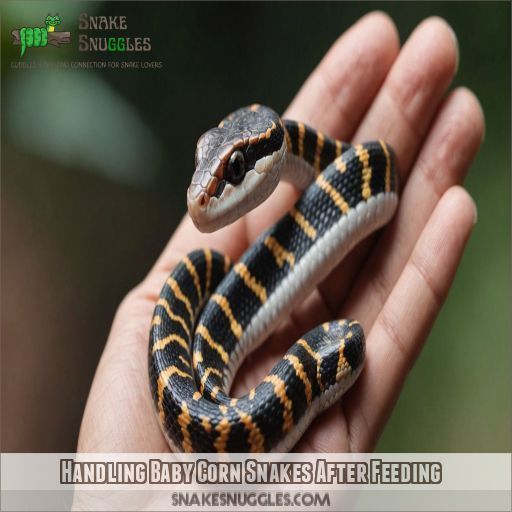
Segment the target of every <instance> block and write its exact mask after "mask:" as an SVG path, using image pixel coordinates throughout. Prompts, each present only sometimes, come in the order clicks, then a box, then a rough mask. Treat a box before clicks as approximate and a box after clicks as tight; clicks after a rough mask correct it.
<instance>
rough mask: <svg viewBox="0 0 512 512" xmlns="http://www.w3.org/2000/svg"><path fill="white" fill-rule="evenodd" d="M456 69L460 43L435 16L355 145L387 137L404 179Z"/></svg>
mask: <svg viewBox="0 0 512 512" xmlns="http://www.w3.org/2000/svg"><path fill="white" fill-rule="evenodd" d="M457 65H458V45H457V40H456V37H455V34H454V32H453V30H452V28H451V27H450V26H449V25H448V24H447V23H446V21H444V20H443V19H441V18H437V17H433V18H428V19H426V20H425V21H423V22H422V23H420V24H419V25H418V27H417V28H416V29H415V30H414V32H413V33H412V34H411V36H410V37H409V39H408V40H407V42H406V43H405V45H404V47H403V49H402V51H401V52H400V55H399V57H398V58H397V60H396V61H395V63H394V65H393V67H392V69H391V71H390V73H389V75H388V77H387V78H386V81H385V82H384V84H383V86H382V88H381V89H380V91H379V94H378V95H377V97H376V98H375V101H374V102H373V103H372V105H371V107H370V109H369V110H368V112H367V114H366V116H365V117H364V119H363V120H362V122H361V124H360V126H359V128H358V130H357V133H356V134H355V136H354V140H355V141H364V140H372V139H384V140H385V141H386V142H387V143H388V144H390V145H391V146H392V147H393V149H394V150H395V153H396V155H397V159H398V162H399V167H400V169H401V172H402V175H401V178H402V180H403V178H404V177H405V176H406V174H407V172H408V170H409V169H410V167H411V165H412V162H413V161H414V158H415V155H416V153H417V152H418V150H419V149H420V147H421V145H422V142H423V137H424V136H425V134H426V132H427V130H428V128H429V126H430V123H431V121H432V119H433V117H434V115H435V113H436V111H437V108H438V106H439V103H440V102H441V99H442V97H443V95H444V93H445V91H446V89H447V88H448V86H449V85H450V83H451V81H452V79H453V77H454V75H455V72H456V70H457Z"/></svg>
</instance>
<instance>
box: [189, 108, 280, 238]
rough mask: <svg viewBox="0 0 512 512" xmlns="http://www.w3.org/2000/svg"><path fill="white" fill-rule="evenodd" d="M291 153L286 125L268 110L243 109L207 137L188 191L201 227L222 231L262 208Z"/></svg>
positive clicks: (203, 138)
mask: <svg viewBox="0 0 512 512" xmlns="http://www.w3.org/2000/svg"><path fill="white" fill-rule="evenodd" d="M251 109H252V110H251ZM285 154H286V144H285V141H284V128H283V126H282V123H281V121H280V119H279V117H278V116H277V114H276V113H275V112H273V111H272V110H271V109H268V108H266V107H259V106H258V110H256V109H255V106H252V107H247V108H243V109H240V110H237V111H236V112H233V113H232V114H230V116H228V117H227V118H226V119H225V120H224V121H222V122H221V124H220V125H219V126H218V127H216V128H212V129H211V130H208V131H207V132H206V133H204V134H203V135H202V136H201V137H200V138H199V140H198V142H197V148H196V169H195V172H194V175H193V176H192V181H191V183H190V186H189V188H188V192H187V204H188V211H189V214H190V216H191V218H192V220H193V221H194V224H195V225H196V226H197V228H198V229H199V230H200V231H203V232H212V231H216V230H217V229H220V228H222V227H224V226H226V225H228V224H231V223H232V222H234V221H235V220H237V219H238V218H240V217H241V216H243V215H244V214H246V213H247V212H249V211H251V210H252V209H254V208H256V206H258V205H259V204H261V203H262V202H263V201H264V200H265V199H266V198H267V197H268V196H269V195H270V194H271V193H272V192H273V190H274V189H275V188H276V186H277V184H278V182H279V178H280V173H281V168H282V165H283V163H284V160H285Z"/></svg>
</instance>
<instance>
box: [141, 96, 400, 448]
mask: <svg viewBox="0 0 512 512" xmlns="http://www.w3.org/2000/svg"><path fill="white" fill-rule="evenodd" d="M281 179H284V180H287V181H291V182H293V183H294V184H296V185H297V186H298V187H300V188H301V189H303V190H304V192H303V194H302V196H301V198H300V199H299V200H298V201H297V203H296V204H295V206H294V207H293V208H292V209H291V210H290V212H289V213H287V214H286V215H285V216H284V217H283V218H281V219H280V220H279V221H278V222H277V223H276V224H275V225H274V226H273V227H271V228H270V229H269V230H267V231H266V232H265V233H263V234H262V235H261V236H260V238H259V239H258V240H257V242H256V243H255V244H254V245H253V246H251V247H250V248H249V249H248V250H247V252H246V253H245V254H244V255H243V256H242V257H241V258H240V259H239V261H237V262H236V263H235V264H234V265H232V264H231V262H230V261H229V259H228V258H227V257H226V256H223V255H221V254H219V253H217V252H214V251H212V250H209V249H201V250H197V251H195V252H192V253H191V254H189V255H188V256H187V257H185V258H184V259H183V261H182V262H180V263H179V264H178V265H177V266H176V268H175V269H174V270H173V272H172V273H171V275H170V276H169V278H168V279H167V281H166V283H165V284H164V287H163V289H162V292H161V295H160V298H159V300H158V303H157V305H156V307H155V311H154V315H153V320H152V324H151V332H150V340H149V379H150V385H151V392H152V395H153V399H154V403H155V406H156V410H157V414H158V416H159V420H160V423H161V425H162V428H163V431H164V433H165V435H166V438H167V440H168V442H169V444H170V446H171V448H172V449H173V450H177V451H185V452H263V451H278V452H284V451H289V450H290V449H291V448H292V447H293V446H294V444H295V443H296V442H297V441H298V439H299V438H300V437H301V435H302V434H303V433H304V431H305V430H306V428H307V427H308V425H309V424H310V423H311V421H312V420H313V418H314V417H315V416H316V415H317V414H319V413H320V412H321V411H323V410H324V409H326V408H327V407H329V406H330V405H331V404H333V403H334V402H335V401H337V400H338V399H339V398H340V397H341V396H342V395H343V393H345V391H346V390H347V389H348V388H349V387H350V386H351V385H352V383H353V382H354V381H355V380H356V378H357V377H358V375H359V373H360V372H361V369H362V367H363V363H364V355H365V341H364V334H363V330H362V328H361V326H360V324H359V323H358V322H356V321H352V320H333V321H331V322H328V323H324V324H322V325H320V326H318V327H316V328H315V329H313V330H311V331H310V332H308V333H306V334H304V335H303V336H302V337H301V338H300V339H299V340H298V341H297V342H296V343H295V344H294V345H293V346H292V347H291V348H290V349H289V350H288V352H287V353H286V355H285V356H284V357H283V358H282V359H281V361H279V363H278V364H276V366H275V367H274V368H273V369H272V370H271V371H270V373H269V374H268V375H267V376H266V377H265V378H264V379H263V381H262V382H261V383H260V384H259V385H258V386H256V387H255V388H254V389H251V390H250V391H249V392H248V393H247V394H246V395H245V396H243V397H240V398H232V397H230V396H229V389H230V386H231V383H232V380H233V377H234V375H235V373H236V371H237V369H238V367H239V366H240V364H241V363H242V361H243V359H244V358H245V356H246V355H247V354H248V353H249V352H251V351H253V350H254V349H255V348H256V347H257V346H259V345H260V344H261V343H262V342H263V341H264V340H265V339H266V338H267V337H268V335H269V334H270V333H271V331H272V330H273V329H274V328H275V327H276V326H277V324H278V323H279V322H280V321H281V320H282V319H283V318H284V317H286V315H287V314H289V313H290V312H291V311H292V310H293V309H294V308H295V307H296V306H297V305H298V304H299V303H300V302H301V301H302V300H304V299H305V297H307V296H308V295H309V294H310V293H311V291H312V290H313V289H314V287H315V286H316V285H317V284H318V283H319V282H320V281H322V280H323V279H324V278H326V277H327V276H328V274H329V273H330V272H331V271H332V270H333V268H334V267H335V266H336V265H337V264H338V263H339V262H340V261H341V260H342V259H343V257H344V256H345V255H346V254H347V253H348V252H349V251H350V250H351V249H352V247H354V245H356V244H357V243H358V242H359V241H360V240H362V239H363V238H364V237H366V236H368V235H369V234H370V233H371V232H373V231H374V230H376V229H378V228H379V227H381V226H383V225H384V224H385V223H387V222H388V221H389V220H390V218H391V217H392V216H393V213H394V211H395V209H396V206H397V204H398V194H397V175H396V171H395V164H394V156H393V152H392V150H391V148H390V147H389V146H388V145H387V144H385V143H384V142H382V141H377V142H368V143H364V144H357V145H354V146H352V145H350V144H346V143H344V142H340V141H337V140H334V139H331V138H329V137H327V136H326V135H324V134H322V133H321V132H319V131H317V130H314V129H312V128H309V127H308V126H306V125H304V124H303V123H300V122H295V121H288V120H281V119H280V118H279V116H278V115H277V114H276V113H275V112H274V111H273V110H271V109H269V108H267V107H263V106H260V105H252V106H250V107H247V108H243V109H239V110H237V111H236V112H234V113H232V114H230V115H229V116H228V117H226V118H225V119H224V120H223V121H222V122H221V123H220V125H219V126H218V127H217V128H213V129H212V130H210V131H208V132H206V133H205V134H204V135H203V136H202V137H201V138H200V139H199V141H198V144H197V152H196V171H195V173H194V175H193V178H192V182H191V185H190V187H189V190H188V208H189V213H190V215H191V217H192V219H193V220H194V223H195V224H196V226H197V227H198V228H199V229H200V230H202V231H214V230H216V229H219V228H220V227H222V226H225V225H227V224H229V223H231V222H233V221H235V220H236V219H238V218H240V217H241V216H242V215H244V214H245V213H247V212H248V211H250V210H252V209H253V208H255V207H256V206H257V205H259V204H260V203H261V202H263V201H264V200H265V199H266V198H267V197H268V196H269V195H270V194H271V193H272V191H273V190H274V189H275V187H276V186H277V184H278V182H279V180H281Z"/></svg>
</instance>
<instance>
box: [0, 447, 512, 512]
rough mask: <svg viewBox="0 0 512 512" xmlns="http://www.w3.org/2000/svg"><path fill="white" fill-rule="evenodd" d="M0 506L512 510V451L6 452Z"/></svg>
mask: <svg viewBox="0 0 512 512" xmlns="http://www.w3.org/2000/svg"><path fill="white" fill-rule="evenodd" d="M1 490H2V510H69V509H71V508H74V509H77V510H185V509H190V510H212V511H216V510H252V509H254V510H312V511H313V510H333V511H334V510H347V511H348V510H361V511H363V510H411V511H413V510H500V511H501V510H507V511H508V510H510V509H511V497H510V496H511V455H510V454H501V453H491V454H477V453H466V454H448V453H437V454H436V453H426V454H418V453H415V454H410V453H409V454H407V453H400V454H390V453H386V454H364V453H363V454H266V455H246V454H223V455H212V454H199V455H197V454H196V455H185V454H138V453H135V454H74V453H71V454H2V456H1Z"/></svg>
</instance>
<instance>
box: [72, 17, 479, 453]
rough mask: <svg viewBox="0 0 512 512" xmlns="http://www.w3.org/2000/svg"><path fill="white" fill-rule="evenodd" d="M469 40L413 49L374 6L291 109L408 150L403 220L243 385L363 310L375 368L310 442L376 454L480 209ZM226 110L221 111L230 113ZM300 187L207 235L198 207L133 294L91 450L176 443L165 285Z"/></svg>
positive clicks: (88, 419) (107, 365) (337, 130)
mask: <svg viewBox="0 0 512 512" xmlns="http://www.w3.org/2000/svg"><path fill="white" fill-rule="evenodd" d="M457 60H458V49H457V42H456V39H455V36H454V34H453V31H452V30H451V29H450V27H449V26H448V25H447V24H446V23H445V22H444V21H443V20H441V19H438V18H430V19H427V20H425V21H424V22H423V23H421V24H420V25H419V26H418V27H417V28H416V30H415V31H414V32H413V33H412V35H411V36H410V38H409V39H408V41H407V42H406V43H405V44H404V46H403V47H402V48H401V49H400V44H399V40H398V35H397V32H396V29H395V27H394V25H393V23H392V21H391V20H390V19H389V18H388V17H387V16H386V15H384V14H382V13H371V14H369V15H367V16H365V17H364V18H362V19H361V20H359V22H357V23H356V24H355V25H354V26H353V27H352V28H351V29H350V30H348V31H347V32H346V33H345V34H344V35H343V36H342V37H340V39H339V40H338V41H336V43H335V44H334V45H333V47H332V48H331V49H330V50H329V52H328V53H327V55H326V56H325V58H324V59H323V60H322V62H321V63H320V64H319V65H318V67H317V69H316V70H314V71H313V73H312V74H311V76H310V77H309V78H308V80H307V81H306V83H305V84H304V86H303V87H302V89H301V90H300V92H299V93H298V95H297V96H296V98H295V99H294V100H293V102H292V104H291V106H290V107H289V109H288V110H287V112H286V114H285V117H289V118H292V119H297V120H300V121H303V122H305V123H307V124H310V125H311V126H313V127H315V128H317V129H319V130H321V131H323V132H324V133H326V134H328V135H330V136H332V137H336V138H338V139H342V140H347V141H354V142H361V141H366V140H372V139H378V138H379V139H383V140H385V141H386V142H388V143H389V144H390V145H391V146H392V147H393V148H394V150H395V152H396V155H397V161H398V165H399V170H400V182H401V187H400V190H401V191H400V196H401V198H400V203H399V208H398V211H397V214H396V215H395V217H394V218H393V220H392V222H391V223H390V224H389V225H388V226H387V227H386V228H385V229H384V230H383V231H382V232H381V233H380V234H378V235H374V236H372V237H371V238H369V239H367V240H365V241H364V242H363V243H362V244H360V245H359V246H358V247H356V249H355V250H353V251H352V252H351V254H350V255H349V257H348V258H347V259H346V260H345V261H344V262H343V263H342V264H341V265H340V266H339V267H338V268H337V269H335V271H334V272H333V273H332V274H331V275H330V276H329V278H328V279H327V280H325V281H324V282H323V283H321V284H320V286H318V287H317V289H315V290H314V291H312V294H311V296H310V297H309V299H308V300H307V301H306V302H305V303H304V304H302V305H301V307H300V308H299V310H297V311H295V312H294V313H293V315H292V317H291V318H289V319H287V320H286V322H284V323H283V324H282V326H281V327H280V328H279V329H278V330H277V331H276V332H275V333H274V334H273V335H272V336H271V339H270V340H268V341H267V342H266V343H264V344H263V345H262V347H260V348H259V349H258V350H257V351H256V352H255V353H253V354H252V355H251V356H249V358H248V359H247V360H246V362H245V363H244V365H243V366H242V368H241V369H240V370H239V372H238V376H237V378H236V380H235V383H234V386H233V389H232V394H233V395H234V396H240V395H242V394H243V393H244V392H246V391H247V390H248V389H249V388H251V387H253V386H255V385H256V384H258V383H259V382H260V381H261V380H262V378H263V377H264V375H265V374H266V373H267V372H268V370H269V369H270V368H271V367H272V366H273V365H274V364H275V363H276V362H277V360H278V359H279V358H280V357H282V355H283V353H284V352H285V351H286V349H287V348H288V347H289V346H290V345H291V344H292V343H293V342H294V341H295V340H296V339H298V338H299V337H300V336H301V335H302V334H303V333H304V332H306V331H307V330H309V329H311V328H312V327H314V326H315V325H318V324H319V323H321V322H323V321H326V320H330V319H334V318H344V317H350V318H356V319H358V320H359V321H360V322H361V323H362V325H363V327H364V329H365V332H366V336H367V351H366V366H365V369H364V371H363V372H362V374H361V376H360V378H359V379H358V381H357V382H356V384H355V385H354V386H353V388H352V389H351V390H350V392H349V393H348V394H347V395H346V396H345V397H344V398H343V399H342V401H341V402H340V403H338V404H335V405H334V406H333V407H331V408H330V409H329V410H328V411H326V412H325V413H324V414H322V415H321V416H320V417H319V418H318V419H317V420H316V421H315V422H314V423H313V424H312V425H311V427H310V429H309V430H308V431H307V432H306V434H305V435H304V437H303V438H302V440H301V441H300V442H299V444H298V445H297V446H296V449H298V450H301V451H312V452H320V451H324V452H340V451H356V452H365V451H370V450H372V449H373V447H374V446H375V444H376V442H377V440H378V436H379V434H380V432H381V430H382V427H383V425H384V424H385V422H386V420H387V418H388V416H389V414H390V412H391V410H392V407H393V405H394V403H395V401H396V400H397V398H398V395H399V393H400V390H401V388H402V385H403V382H404V380H405V378H406V376H407V373H408V371H409V369H410V368H411V366H412V364H413V363H414V361H415V359H416V356H417V355H418V353H419V351H420V349H421V347H422V346H423V343H424V342H425V340H426V338H427V336H428V333H429V331H430V329H431V327H432V325H433V322H434V320H435V318H436V315H437V314H438V313H439V311H440V309H441V306H442V303H443V301H444V298H445V297H446V295H447V293H448V290H449V288H450V285H451V282H452V280H453V277H454V275H455V272H456V270H457V266H458V263H459V260H460V258H461V255H462V252H463V250H464V246H465V243H466V241H467V239H468V237H469V234H470V232H471V229H472V226H473V224H474V222H475V220H476V209H475V206H474V203H473V201H472V199H471V198H470V196H469V195H468V194H467V192H466V191H465V190H464V189H463V188H462V187H460V186H459V185H460V183H462V181H463V179H464V177H465V174H466V172H467V170H468V168H469V165H470V164H471V162H472V160H473V158H474V156H475V154H476V152H477V150H478V147H479V145H480V142H481V140H482V136H483V131H484V120H483V115H482V111H481V109H480V106H479V103H478V101H477V99H476V98H475V97H474V95H473V94H472V93H471V92H470V91H468V90H467V89H463V88H459V89H456V90H454V91H452V92H451V93H450V94H449V95H447V96H446V91H447V89H448V87H449V85H450V83H451V81H452V79H453V76H454V74H455V72H456V68H457ZM223 114H224V113H222V114H221V115H223ZM297 197H298V192H297V191H296V190H295V189H293V187H292V186H290V185H288V184H284V183H282V184H280V185H279V187H278V189H277V190H276V191H275V192H274V194H273V195H272V196H271V197H270V198H269V199H268V200H267V201H266V202H265V203H264V204H263V205H261V206H260V207H258V208H257V209H256V210H254V211H253V212H251V213H250V214H248V215H247V216H246V217H245V218H243V219H241V220H240V221H238V222H236V223H235V224H233V225H231V226H228V227H226V228H224V229H222V230H220V231H218V232H216V233H213V234H210V235H205V234H202V233H199V232H198V231H197V230H196V228H195V227H194V226H193V224H192V222H191V220H190V219H189V218H188V217H185V218H184V219H183V221H182V222H181V224H180V225H179V227H178V228H177V230H176V232H175V234H174V235H173V237H172V239H171V240H170V242H169V244H168V246H167V247H166V249H165V250H164V252H163V254H162V255H161V257H160V258H159V259H158V261H157V262H156V264H155V266H154V267H153V269H152V270H151V272H150V273H149V274H148V276H147V278H146V279H145V280H144V281H143V282H142V283H141V284H140V285H139V286H137V287H136V288H135V289H134V290H132V291H131V292H130V293H129V294H128V295H127V297H126V298H125V300H124V301H123V302H122V304H121V305H120V307H119V309H118V312H117V314H116V317H115V319H114V322H113V326H112V331H111V333H110V336H109V339H108V341H107V344H106V346H105V350H104V353H103V355H102V358H101V361H100V363H99V366H98V369H97V372H96V375H95V377H94V381H93V385H92V388H91V391H90V394H89V399H88V402H87V406H86V409H85V413H84V417H83V420H82V427H81V431H80V438H79V442H78V451H86V452H113V451H123V452H162V451H166V450H168V449H169V448H168V446H167V444H166V442H165V439H164V437H163V434H162V432H161V430H160V427H159V425H158V423H157V419H156V415H155V413H154V411H153V404H152V399H151V394H150V392H149V383H148V375H147V345H148V333H149V326H150V322H151V315H152V312H153V309H154V305H155V302H156V300H157V297H158V295H159V293H160V289H161V287H162V284H163V283H164V281H165V279H166V277H167V275H168V274H169V272H170V271H171V270H172V269H173V267H174V266H175V265H176V263H177V262H178V261H179V260H180V259H181V258H182V257H183V256H184V255H185V254H186V253H188V252H190V251H191V250H193V249H196V248H199V247H205V246H208V247H211V248H213V249H216V250H219V251H221V252H225V253H227V254H228V255H229V256H230V257H231V258H232V259H234V260H236V259H237V258H238V257H239V256H240V255H241V254H242V253H243V251H244V250H246V249H247V247H248V246H249V245H251V244H252V243H253V242H254V241H255V239H256V238H257V236H258V235H259V234H260V233H261V232H262V230H263V229H265V228H267V227H268V226H270V225H271V224H273V223H274V222H275V221H276V220H277V219H278V218H279V217H280V216H281V215H282V214H283V213H285V212H286V211H287V210H288V209H289V208H290V207H291V205H292V204H293V203H294V201H295V200H296V199H297Z"/></svg>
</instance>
